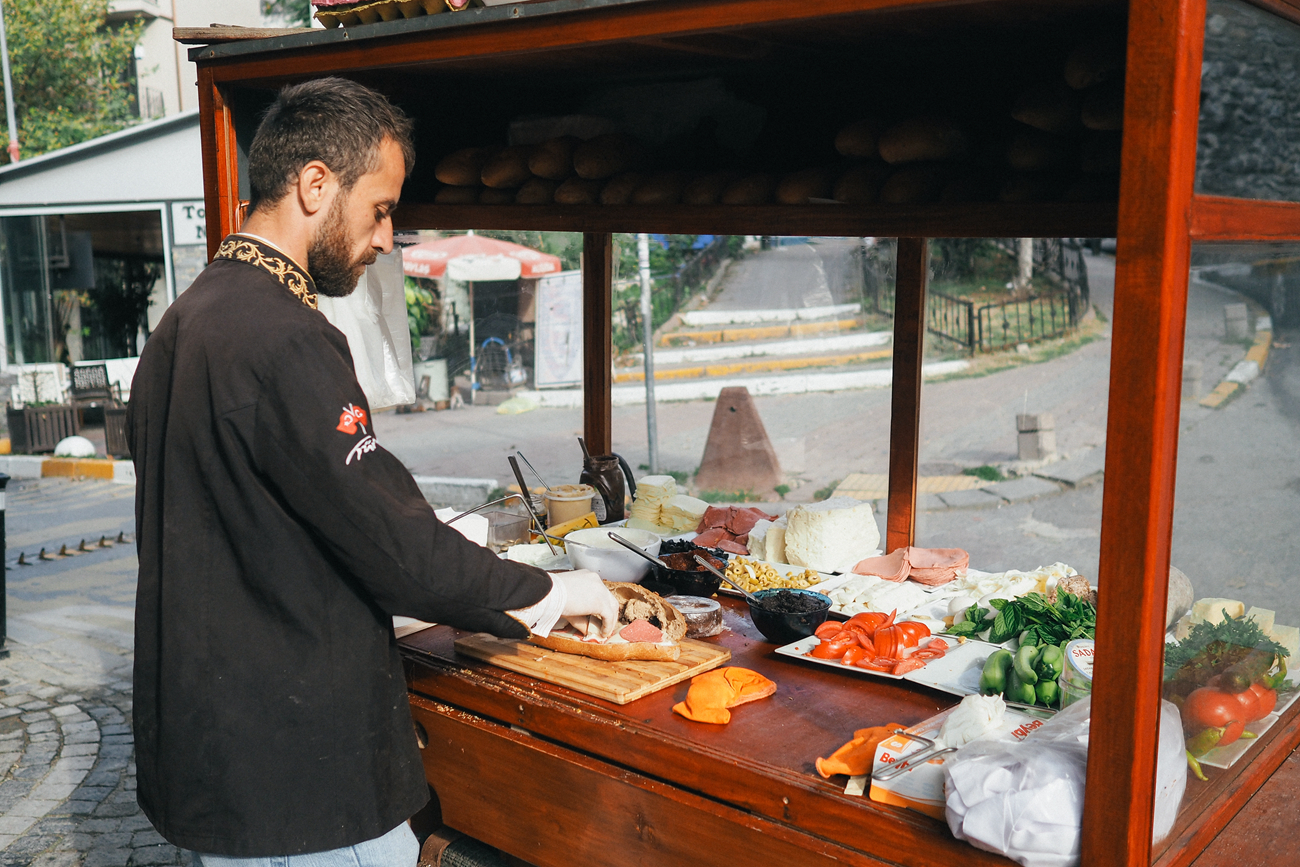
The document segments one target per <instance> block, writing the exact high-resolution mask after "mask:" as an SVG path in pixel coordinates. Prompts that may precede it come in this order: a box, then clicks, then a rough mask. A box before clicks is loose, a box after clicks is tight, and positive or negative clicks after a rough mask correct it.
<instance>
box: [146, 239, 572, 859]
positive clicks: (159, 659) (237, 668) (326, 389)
mask: <svg viewBox="0 0 1300 867" xmlns="http://www.w3.org/2000/svg"><path fill="white" fill-rule="evenodd" d="M315 299H316V296H315V292H314V287H313V286H312V284H311V280H310V278H309V277H308V276H307V275H306V274H305V273H304V272H303V271H302V269H300V268H299V267H297V266H296V265H295V264H294V263H293V262H292V261H290V260H289V259H288V258H287V257H286V256H284V255H283V254H282V253H280V252H278V251H277V250H275V249H274V248H272V247H269V246H267V245H264V244H261V243H259V242H257V241H254V240H251V239H248V238H245V237H243V236H237V235H236V236H231V237H230V238H228V239H226V241H225V242H223V244H222V247H221V252H220V254H219V255H218V257H217V259H216V260H215V261H213V263H212V264H211V265H209V266H208V268H207V269H206V270H205V271H204V272H203V273H202V274H201V275H200V276H199V278H198V279H197V280H196V281H195V282H194V284H193V285H192V286H191V287H190V288H189V289H188V290H187V291H186V292H185V293H184V294H183V295H181V297H180V298H179V299H177V301H176V303H174V304H173V305H172V306H171V307H170V309H168V310H167V312H166V313H165V314H164V315H163V317H162V320H161V321H160V322H159V324H158V329H157V330H156V331H155V332H154V333H153V335H152V336H151V337H150V338H149V342H148V344H147V346H146V347H145V350H144V352H143V353H141V356H140V363H139V367H138V368H137V370H136V374H135V379H134V381H133V382H132V385H131V403H130V408H129V410H128V412H127V430H128V435H129V437H130V442H131V448H132V455H133V458H134V461H135V468H136V479H137V483H136V531H137V537H136V538H137V540H138V546H139V555H140V578H139V588H138V591H137V599H136V621H135V697H134V718H135V745H136V763H137V766H138V774H139V776H138V785H139V800H140V806H141V807H142V808H143V809H144V812H145V814H146V815H147V816H148V817H149V819H150V820H151V821H152V822H153V824H154V826H155V827H156V828H157V829H158V830H159V832H160V833H161V834H162V835H163V836H164V837H166V838H167V839H168V840H170V841H171V842H172V843H174V844H176V845H178V846H181V847H184V848H187V849H193V850H197V851H199V852H205V853H210V854H218V855H227V856H232V857H258V856H268V855H292V854H299V853H304V852H312V851H323V850H327V849H334V848H338V847H342V846H348V845H352V844H355V843H359V842H361V841H363V840H368V839H372V838H374V837H378V836H380V835H382V834H384V833H385V832H387V831H389V830H391V829H393V828H395V827H396V826H397V825H398V824H400V823H401V822H402V821H404V820H405V819H407V818H408V817H410V816H411V815H412V814H413V813H415V812H416V811H417V810H419V809H420V807H421V806H423V805H424V803H425V801H426V800H427V797H428V790H427V787H426V784H425V781H424V773H423V770H422V767H421V764H420V755H419V752H418V749H417V746H416V743H415V734H414V730H413V727H412V724H411V717H410V710H409V707H408V705H407V697H406V685H405V680H404V677H403V674H402V666H401V663H400V660H399V657H398V651H397V644H396V641H395V640H394V637H393V630H392V622H391V619H390V615H394V614H403V615H409V616H413V617H418V618H420V619H422V620H429V621H437V622H442V623H451V624H454V625H456V626H460V627H463V628H466V629H473V630H483V631H488V632H492V633H495V634H497V635H502V636H513V637H524V636H526V635H527V630H526V629H525V628H524V627H523V626H522V625H521V624H520V623H519V622H518V621H516V620H514V619H512V618H510V617H509V616H507V615H506V614H504V613H502V612H504V611H508V610H512V609H518V608H524V607H527V606H529V605H532V604H534V603H536V602H538V601H539V600H541V599H542V597H544V596H545V595H546V594H547V592H549V590H550V588H551V581H550V579H549V578H548V577H547V576H546V575H545V573H543V572H541V571H540V570H536V569H533V568H531V567H525V566H521V565H519V564H515V563H508V562H505V561H502V560H500V559H498V558H497V557H495V556H493V555H492V554H491V553H490V552H489V551H487V550H486V549H485V548H482V547H480V546H478V545H474V544H472V543H470V542H468V541H466V540H465V539H464V538H463V537H462V536H461V535H460V534H459V533H457V532H456V531H455V529H453V528H448V527H446V526H444V525H443V524H442V523H440V522H439V521H438V520H437V519H436V518H435V517H434V514H433V510H432V508H431V507H430V506H429V504H428V503H426V502H425V500H424V498H423V497H422V496H421V495H420V491H419V489H418V488H417V487H416V484H415V482H414V480H412V478H411V475H410V473H409V472H407V471H406V469H405V468H404V467H403V466H402V464H401V463H399V462H398V460H397V459H396V458H394V457H393V456H392V455H391V454H389V453H388V452H387V451H385V450H384V449H383V448H382V447H381V446H379V445H378V444H377V443H376V441H375V438H374V429H373V427H372V426H371V421H370V411H369V407H368V406H367V404H366V398H365V395H364V394H362V392H361V388H360V386H359V385H358V384H357V379H356V376H355V374H354V372H353V367H352V356H351V354H350V352H349V351H348V344H347V339H346V338H345V337H344V336H343V334H342V333H340V332H339V331H338V330H337V329H335V328H334V327H333V326H332V325H330V324H329V322H328V321H326V319H325V317H324V316H323V315H322V314H320V313H319V312H317V311H316V310H315V309H313V308H314V307H315Z"/></svg>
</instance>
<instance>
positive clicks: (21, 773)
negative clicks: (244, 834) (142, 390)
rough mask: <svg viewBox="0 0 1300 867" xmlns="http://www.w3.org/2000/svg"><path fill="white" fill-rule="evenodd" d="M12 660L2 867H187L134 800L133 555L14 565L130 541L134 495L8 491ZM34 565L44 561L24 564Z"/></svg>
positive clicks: (0, 766) (94, 484)
mask: <svg viewBox="0 0 1300 867" xmlns="http://www.w3.org/2000/svg"><path fill="white" fill-rule="evenodd" d="M6 493H7V494H8V508H7V510H6V530H7V533H6V535H7V538H8V544H9V547H8V550H7V553H6V557H5V560H6V566H7V572H6V577H7V590H8V594H7V595H8V602H9V618H8V627H9V640H8V643H7V645H6V647H7V649H8V650H9V651H10V656H9V658H8V659H4V660H0V775H2V776H0V865H5V867H11V865H12V867H19V865H21V867H27V865H32V867H75V865H81V867H130V865H179V864H188V863H189V856H188V855H185V854H184V853H182V852H180V851H179V850H177V849H176V848H175V847H174V846H171V845H170V844H168V843H167V842H166V841H164V840H163V839H162V837H160V836H159V835H158V834H157V833H156V832H155V831H154V830H153V828H152V827H151V826H150V824H149V821H148V819H146V818H145V817H144V816H143V815H142V814H141V812H140V808H139V806H138V805H137V803H136V792H135V773H136V771H135V761H134V759H135V747H134V743H133V739H132V736H131V664H132V646H133V638H132V632H133V622H134V603H135V598H134V597H135V578H136V558H135V545H134V544H133V543H132V544H122V545H114V546H113V547H111V548H93V549H92V550H91V551H90V552H89V553H85V554H81V555H78V556H75V557H65V558H60V559H54V560H50V561H42V562H37V563H36V564H35V565H32V566H18V565H16V561H17V559H18V554H19V551H20V550H21V549H23V548H26V549H27V550H28V552H29V554H30V553H32V552H33V551H34V550H35V549H36V548H39V547H44V548H46V549H47V550H50V551H57V550H59V548H60V547H61V546H63V545H67V546H68V548H69V549H70V550H71V549H75V548H76V547H77V544H78V542H79V541H80V540H81V539H83V538H85V539H87V541H88V542H89V541H90V540H91V539H92V538H93V539H94V540H98V539H99V538H100V536H108V537H109V538H110V539H113V538H116V537H117V535H118V534H119V533H123V532H124V533H126V538H127V539H130V538H131V533H132V532H133V531H134V518H133V515H132V509H133V505H134V488H133V487H132V486H129V485H115V484H113V483H112V482H111V481H107V480H86V481H75V480H71V479H54V478H45V479H39V480H25V479H15V480H14V481H12V482H10V483H9V487H8V490H7V492H6ZM28 559H29V560H31V559H34V558H32V557H30V556H29V557H28Z"/></svg>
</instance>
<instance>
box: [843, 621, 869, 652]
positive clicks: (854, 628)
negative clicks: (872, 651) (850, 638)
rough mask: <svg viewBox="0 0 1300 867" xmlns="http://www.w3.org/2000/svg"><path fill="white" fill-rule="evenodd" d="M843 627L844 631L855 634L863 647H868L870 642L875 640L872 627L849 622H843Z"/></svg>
mask: <svg viewBox="0 0 1300 867" xmlns="http://www.w3.org/2000/svg"><path fill="white" fill-rule="evenodd" d="M844 629H845V631H847V632H852V633H853V634H854V635H856V636H857V637H858V641H859V642H860V643H861V644H862V646H863V647H870V646H871V642H873V641H875V638H876V630H875V628H874V627H869V626H863V625H862V624H861V623H853V622H849V623H845V624H844Z"/></svg>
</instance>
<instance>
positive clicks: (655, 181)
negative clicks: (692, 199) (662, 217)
mask: <svg viewBox="0 0 1300 867" xmlns="http://www.w3.org/2000/svg"><path fill="white" fill-rule="evenodd" d="M685 186H686V173H685V172H672V171H669V172H655V173H654V174H653V175H650V176H649V177H648V178H646V179H645V180H644V181H642V182H641V184H640V185H639V186H638V187H637V188H636V190H635V191H634V192H633V193H632V204H634V205H675V204H677V203H678V202H680V201H681V199H682V189H683V188H684V187H685Z"/></svg>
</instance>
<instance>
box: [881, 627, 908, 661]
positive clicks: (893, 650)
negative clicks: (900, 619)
mask: <svg viewBox="0 0 1300 867" xmlns="http://www.w3.org/2000/svg"><path fill="white" fill-rule="evenodd" d="M874 644H875V647H876V656H885V657H889V658H891V659H892V658H896V657H898V656H899V655H900V654H901V653H902V652H903V648H904V647H906V646H907V644H906V636H905V635H904V634H903V632H902V630H900V629H899V628H898V625H897V624H891V625H889V626H882V627H880V628H879V629H877V630H876V638H875V642H874Z"/></svg>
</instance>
